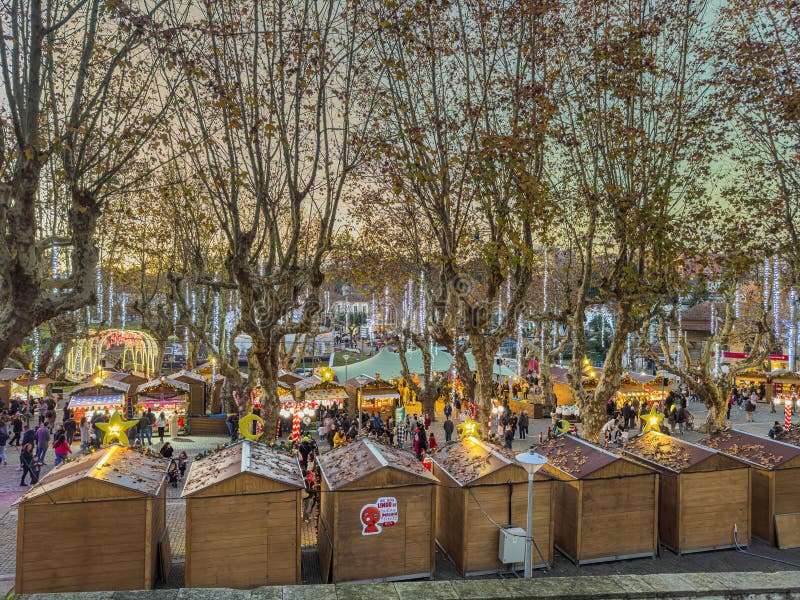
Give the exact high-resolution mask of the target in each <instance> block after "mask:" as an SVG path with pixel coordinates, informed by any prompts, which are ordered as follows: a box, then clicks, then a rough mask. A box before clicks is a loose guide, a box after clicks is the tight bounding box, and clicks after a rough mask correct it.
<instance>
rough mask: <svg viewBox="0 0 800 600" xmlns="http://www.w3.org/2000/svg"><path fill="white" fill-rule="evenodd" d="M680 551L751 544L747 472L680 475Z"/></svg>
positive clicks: (748, 471)
mask: <svg viewBox="0 0 800 600" xmlns="http://www.w3.org/2000/svg"><path fill="white" fill-rule="evenodd" d="M680 477H681V484H680V492H681V498H680V508H681V513H680V514H681V525H680V531H681V539H680V547H679V549H678V551H679V552H686V551H691V550H701V549H705V548H716V547H725V546H732V545H733V524H734V523H736V525H737V527H738V531H739V533H738V540H739V543H740V544H742V545H747V544H748V543H749V542H750V469H749V468H746V467H745V468H741V469H729V470H727V471H717V472H711V471H706V472H699V473H683V474H681V476H680Z"/></svg>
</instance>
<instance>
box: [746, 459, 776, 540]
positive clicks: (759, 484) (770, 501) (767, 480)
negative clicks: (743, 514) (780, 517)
mask: <svg viewBox="0 0 800 600" xmlns="http://www.w3.org/2000/svg"><path fill="white" fill-rule="evenodd" d="M774 477H775V473H774V472H773V471H767V470H766V469H758V468H755V467H753V468H751V469H750V485H751V486H752V490H753V497H752V501H751V504H750V522H751V523H752V526H753V535H754V536H756V537H758V538H760V539H762V540H764V541H765V542H767V543H768V544H774V543H775V524H774V523H775V521H774V516H775V507H774V503H775V498H774V496H773V494H772V489H773V485H772V482H773V479H774Z"/></svg>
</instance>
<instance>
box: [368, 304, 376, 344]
mask: <svg viewBox="0 0 800 600" xmlns="http://www.w3.org/2000/svg"><path fill="white" fill-rule="evenodd" d="M375 318H376V317H375V292H373V293H372V302H371V304H370V307H369V339H370V340H374V339H375Z"/></svg>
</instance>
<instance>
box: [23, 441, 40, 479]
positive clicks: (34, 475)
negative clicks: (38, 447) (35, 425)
mask: <svg viewBox="0 0 800 600" xmlns="http://www.w3.org/2000/svg"><path fill="white" fill-rule="evenodd" d="M19 460H20V462H21V463H22V479H21V480H20V482H19V484H20V485H32V484H34V483H36V482H37V481H39V469H38V468H37V464H36V457H35V456H34V454H33V444H31V443H30V442H29V443H24V444H22V450H21V452H20V453H19ZM27 475H30V483H29V484H28V483H25V477H26V476H27Z"/></svg>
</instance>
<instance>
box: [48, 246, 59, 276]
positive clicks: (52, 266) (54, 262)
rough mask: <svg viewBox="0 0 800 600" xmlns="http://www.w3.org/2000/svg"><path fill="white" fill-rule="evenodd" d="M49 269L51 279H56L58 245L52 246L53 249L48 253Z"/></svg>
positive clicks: (57, 274)
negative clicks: (51, 275) (51, 272)
mask: <svg viewBox="0 0 800 600" xmlns="http://www.w3.org/2000/svg"><path fill="white" fill-rule="evenodd" d="M50 269H51V270H52V271H53V279H58V277H59V273H58V246H53V251H52V252H51V253H50Z"/></svg>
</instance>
